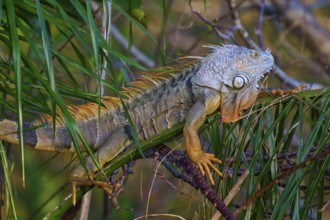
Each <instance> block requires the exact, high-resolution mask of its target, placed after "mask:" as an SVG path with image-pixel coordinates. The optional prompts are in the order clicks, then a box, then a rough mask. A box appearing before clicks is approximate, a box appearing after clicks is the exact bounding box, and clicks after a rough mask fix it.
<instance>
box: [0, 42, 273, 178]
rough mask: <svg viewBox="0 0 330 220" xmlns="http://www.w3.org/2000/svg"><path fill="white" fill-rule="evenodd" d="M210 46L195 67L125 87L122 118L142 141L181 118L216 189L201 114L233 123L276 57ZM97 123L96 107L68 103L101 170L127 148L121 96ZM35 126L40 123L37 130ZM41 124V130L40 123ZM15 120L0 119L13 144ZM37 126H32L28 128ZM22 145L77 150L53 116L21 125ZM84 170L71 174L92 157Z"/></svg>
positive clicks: (2, 134) (189, 144) (189, 147)
mask: <svg viewBox="0 0 330 220" xmlns="http://www.w3.org/2000/svg"><path fill="white" fill-rule="evenodd" d="M207 47H209V48H211V49H212V53H210V54H209V55H208V56H206V57H199V58H198V59H199V61H198V63H197V64H194V65H192V66H191V67H189V68H186V69H185V70H183V71H181V70H175V69H174V70H173V71H165V72H163V73H152V74H148V75H147V76H145V77H142V78H141V79H139V80H137V81H134V82H132V83H131V84H130V85H129V86H128V87H126V88H124V89H123V93H124V95H125V96H126V97H127V99H126V100H124V105H125V106H126V108H127V110H128V113H129V115H130V117H131V119H132V121H133V124H134V127H135V129H136V132H137V134H138V137H139V139H140V140H145V139H148V138H150V137H152V136H153V135H155V134H158V133H160V132H162V131H164V130H166V129H169V128H171V127H172V126H173V125H175V124H177V123H179V122H183V121H185V125H184V129H183V135H184V144H185V149H186V151H187V154H188V156H189V158H190V159H191V160H192V161H193V162H195V163H196V164H197V165H198V167H199V169H200V171H201V173H202V174H203V175H205V172H206V173H207V176H208V178H209V180H210V182H211V184H214V181H213V178H212V175H211V171H210V169H211V170H213V171H215V172H216V173H217V174H218V175H222V174H221V172H220V171H219V170H218V169H217V168H216V167H215V165H214V164H213V163H221V161H220V160H219V159H217V158H216V157H215V156H214V155H213V154H209V153H205V152H203V151H202V148H201V143H200V139H199V136H198V134H197V130H198V128H199V127H200V126H201V125H202V124H203V123H204V121H205V118H206V116H207V115H210V114H212V113H213V112H215V111H217V110H219V111H220V113H221V120H222V122H225V123H227V122H234V121H236V120H238V119H239V118H240V116H241V114H242V111H243V110H245V109H247V108H249V107H250V106H251V105H252V104H253V103H254V102H255V100H256V97H257V93H258V81H259V79H260V78H261V77H262V76H263V74H264V73H266V72H268V71H270V70H271V68H272V66H273V64H274V59H273V56H272V55H271V54H270V51H268V50H267V51H265V52H261V51H256V50H250V49H247V48H245V47H240V46H235V45H224V46H207ZM102 102H103V104H104V107H102V108H101V114H100V118H99V122H100V124H99V125H98V116H99V114H98V105H97V104H93V103H89V104H84V105H80V106H69V107H68V108H69V110H70V112H71V113H72V115H73V117H75V119H76V121H77V124H78V125H79V127H80V129H81V131H82V132H83V134H84V135H85V138H86V140H87V142H88V144H89V146H90V147H91V148H92V149H93V150H95V156H96V158H97V159H98V161H99V163H100V165H101V166H103V165H104V164H105V163H106V162H108V161H110V160H111V159H113V158H114V157H115V156H116V155H118V154H119V153H120V152H121V151H122V150H123V149H124V148H125V147H127V146H128V145H129V144H131V143H133V140H132V135H131V130H130V124H129V122H128V119H127V117H126V113H125V111H124V108H123V103H122V102H121V101H120V99H119V98H115V97H110V98H107V99H104V101H102ZM41 124H46V125H45V126H42V127H40V125H41ZM38 125H39V126H38ZM17 127H18V126H17V122H15V121H11V120H7V119H3V120H1V121H0V138H1V140H3V141H6V142H10V143H13V144H18V143H19V139H18V135H17ZM34 127H37V128H36V129H31V128H34ZM23 128H24V129H27V131H25V132H24V135H23V139H24V140H23V141H24V144H25V145H26V146H29V147H32V148H33V149H36V150H46V151H60V152H62V151H73V152H74V151H75V147H74V145H73V143H72V140H71V138H70V135H69V132H68V130H67V128H66V125H65V124H64V123H63V120H62V119H61V116H58V118H57V122H56V130H55V131H53V126H52V116H50V115H43V116H41V118H40V119H38V120H36V121H33V122H25V123H24V125H23ZM86 165H87V168H88V171H89V173H88V174H87V176H86V171H85V169H84V168H83V167H82V166H81V165H79V166H77V167H76V168H75V169H74V170H73V173H72V175H71V180H74V179H75V178H85V177H88V175H91V174H92V173H94V172H96V171H97V167H96V165H95V164H94V162H93V161H92V159H91V157H87V158H86Z"/></svg>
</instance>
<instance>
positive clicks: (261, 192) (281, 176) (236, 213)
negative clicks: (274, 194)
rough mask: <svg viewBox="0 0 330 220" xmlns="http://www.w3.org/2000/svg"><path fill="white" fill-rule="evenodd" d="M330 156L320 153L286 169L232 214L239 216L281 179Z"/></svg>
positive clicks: (328, 153)
mask: <svg viewBox="0 0 330 220" xmlns="http://www.w3.org/2000/svg"><path fill="white" fill-rule="evenodd" d="M328 155H330V152H324V153H321V154H319V155H317V156H315V157H312V158H310V159H308V160H305V161H304V162H302V163H300V164H298V165H296V166H294V167H292V168H290V169H288V170H287V171H285V172H283V173H282V174H281V175H279V176H278V177H277V178H276V179H274V180H273V181H272V182H270V183H268V184H267V185H265V186H264V187H262V188H261V189H260V190H259V191H258V192H256V193H255V194H254V195H253V196H252V197H251V198H250V199H248V200H247V201H246V202H245V204H244V205H242V206H241V207H240V208H239V209H237V210H236V211H235V212H234V215H235V216H236V217H237V216H239V215H240V213H241V212H242V211H244V210H245V209H246V208H247V207H249V206H250V205H251V204H252V203H253V202H254V201H255V200H256V199H257V198H258V197H260V196H261V195H262V194H263V193H264V192H266V191H267V190H268V189H270V188H271V187H273V186H274V185H275V184H277V183H279V182H280V181H281V180H282V179H284V178H286V177H287V176H289V175H290V174H291V173H293V172H295V171H296V170H298V169H301V168H304V167H306V166H307V165H308V164H309V163H311V162H313V161H317V160H320V159H322V158H324V157H326V156H328Z"/></svg>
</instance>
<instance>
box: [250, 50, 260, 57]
mask: <svg viewBox="0 0 330 220" xmlns="http://www.w3.org/2000/svg"><path fill="white" fill-rule="evenodd" d="M259 56H260V54H259V52H258V51H255V50H253V51H251V57H252V58H257V57H259Z"/></svg>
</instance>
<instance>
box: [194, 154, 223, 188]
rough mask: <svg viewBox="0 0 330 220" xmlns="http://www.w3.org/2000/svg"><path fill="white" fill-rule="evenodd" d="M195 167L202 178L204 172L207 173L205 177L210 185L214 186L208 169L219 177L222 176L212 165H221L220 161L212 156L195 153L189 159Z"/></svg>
mask: <svg viewBox="0 0 330 220" xmlns="http://www.w3.org/2000/svg"><path fill="white" fill-rule="evenodd" d="M190 159H191V160H193V161H194V162H195V163H196V164H197V165H198V168H199V170H200V172H201V174H202V175H203V176H205V171H206V173H207V177H208V179H209V181H210V183H211V185H214V180H213V177H212V174H211V171H210V168H211V169H212V170H213V171H214V172H216V173H217V174H218V175H219V176H221V177H222V176H223V175H222V173H221V172H220V171H219V170H218V168H216V167H215V166H214V164H213V163H218V164H222V162H221V160H219V159H217V158H216V157H215V156H214V154H209V153H204V152H203V151H200V152H197V153H195V154H194V156H191V157H190Z"/></svg>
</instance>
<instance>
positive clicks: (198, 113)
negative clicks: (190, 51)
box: [183, 90, 222, 185]
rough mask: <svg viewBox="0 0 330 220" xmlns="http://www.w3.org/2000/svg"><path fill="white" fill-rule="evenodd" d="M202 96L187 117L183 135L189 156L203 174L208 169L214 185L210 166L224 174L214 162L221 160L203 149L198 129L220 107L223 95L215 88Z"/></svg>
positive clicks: (220, 174)
mask: <svg viewBox="0 0 330 220" xmlns="http://www.w3.org/2000/svg"><path fill="white" fill-rule="evenodd" d="M202 98H203V99H202V100H200V101H198V102H197V103H195V104H194V105H193V107H192V108H191V109H190V110H189V112H188V114H187V118H186V124H185V126H184V129H183V135H184V141H185V148H186V151H187V153H188V156H189V158H190V159H191V160H192V161H193V162H195V163H196V164H197V165H198V167H199V170H200V171H201V173H202V175H203V176H204V175H205V171H206V173H207V176H208V178H209V180H210V183H211V184H212V185H214V180H213V178H212V175H211V171H210V168H211V169H212V170H214V171H215V172H216V173H217V174H218V175H219V176H222V173H221V172H220V171H219V170H218V169H217V168H216V167H215V166H214V164H213V163H219V164H221V160H219V159H217V158H216V157H215V156H214V154H209V153H205V152H203V151H202V148H201V143H200V139H199V136H198V133H197V129H198V128H199V127H200V126H201V125H202V124H203V123H204V121H205V118H206V116H207V115H209V114H211V113H213V112H214V111H215V110H216V109H218V108H219V105H220V100H221V96H220V94H219V92H217V91H215V90H207V91H206V94H204V95H203V97H202Z"/></svg>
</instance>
